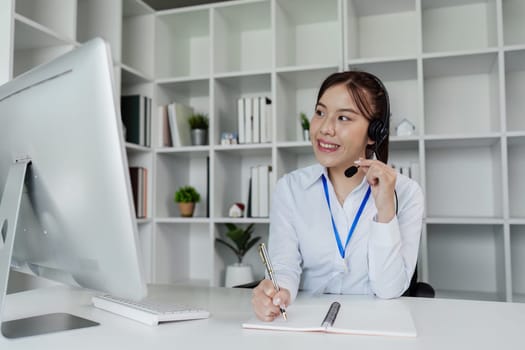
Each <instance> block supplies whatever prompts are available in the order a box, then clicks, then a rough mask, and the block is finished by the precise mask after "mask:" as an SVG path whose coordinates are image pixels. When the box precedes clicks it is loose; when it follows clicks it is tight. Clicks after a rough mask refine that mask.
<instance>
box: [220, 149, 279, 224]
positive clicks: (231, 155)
mask: <svg viewBox="0 0 525 350" xmlns="http://www.w3.org/2000/svg"><path fill="white" fill-rule="evenodd" d="M247 151H249V152H247ZM271 155H272V153H271V149H270V148H266V149H264V148H256V149H250V150H246V149H242V150H238V151H235V150H234V149H232V150H228V151H226V150H223V151H217V152H215V154H214V156H215V157H214V159H215V162H214V169H213V174H214V178H213V181H212V182H213V185H212V186H213V208H214V209H213V210H214V212H213V216H214V217H219V218H222V217H227V216H228V211H229V209H230V207H231V206H232V205H233V204H234V203H243V204H244V205H245V213H246V210H247V209H248V206H247V204H248V193H249V191H248V189H249V180H250V177H251V172H250V170H251V167H254V166H258V165H272V156H271ZM272 176H273V175H272ZM272 176H270V178H272ZM270 182H272V181H271V180H270Z"/></svg>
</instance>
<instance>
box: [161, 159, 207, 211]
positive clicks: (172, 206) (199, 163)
mask: <svg viewBox="0 0 525 350" xmlns="http://www.w3.org/2000/svg"><path fill="white" fill-rule="evenodd" d="M157 156H158V157H157V164H156V166H157V169H156V170H157V173H156V188H155V191H156V192H155V193H156V196H155V198H156V205H155V211H156V217H157V218H178V217H180V212H179V208H178V205H177V203H175V201H174V196H175V191H177V189H179V188H180V187H182V186H188V185H190V186H193V187H195V189H196V190H197V192H199V194H200V196H201V200H200V202H199V203H197V204H196V206H195V213H194V217H196V218H203V217H208V216H209V215H208V208H207V203H208V198H209V194H208V190H207V189H208V174H209V171H208V153H202V152H179V153H157Z"/></svg>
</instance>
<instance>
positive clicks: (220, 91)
mask: <svg viewBox="0 0 525 350" xmlns="http://www.w3.org/2000/svg"><path fill="white" fill-rule="evenodd" d="M214 84H215V85H214V88H215V103H214V105H215V111H214V116H215V120H214V122H215V124H214V130H215V132H214V133H213V135H212V136H213V138H212V141H211V142H212V143H214V144H216V145H218V144H220V140H221V134H222V133H223V132H230V133H231V132H234V133H237V134H238V131H239V125H238V124H239V118H238V109H237V101H238V100H239V98H245V97H246V98H250V97H268V98H271V97H272V92H271V74H269V73H268V74H256V75H242V76H234V77H227V78H217V79H215V83H214ZM271 108H273V107H271Z"/></svg>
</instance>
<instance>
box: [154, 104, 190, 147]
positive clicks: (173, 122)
mask: <svg viewBox="0 0 525 350" xmlns="http://www.w3.org/2000/svg"><path fill="white" fill-rule="evenodd" d="M192 114H193V108H192V107H190V106H187V105H185V104H182V103H178V102H177V103H176V102H172V103H170V104H168V105H164V106H159V115H160V121H161V122H160V123H159V128H160V129H161V130H160V131H159V135H160V136H161V137H160V146H161V147H181V146H189V145H191V136H190V126H189V124H188V119H189V117H190V116H191V115H192Z"/></svg>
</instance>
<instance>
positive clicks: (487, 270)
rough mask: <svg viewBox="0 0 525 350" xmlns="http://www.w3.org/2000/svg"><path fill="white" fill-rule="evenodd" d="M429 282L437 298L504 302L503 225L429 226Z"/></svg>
mask: <svg viewBox="0 0 525 350" xmlns="http://www.w3.org/2000/svg"><path fill="white" fill-rule="evenodd" d="M427 247H428V268H429V283H430V284H431V285H432V286H433V287H434V289H435V290H436V296H438V297H453V298H467V299H469V298H475V299H479V298H481V299H486V300H498V301H505V257H504V242H503V226H502V225H442V224H429V225H427Z"/></svg>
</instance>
